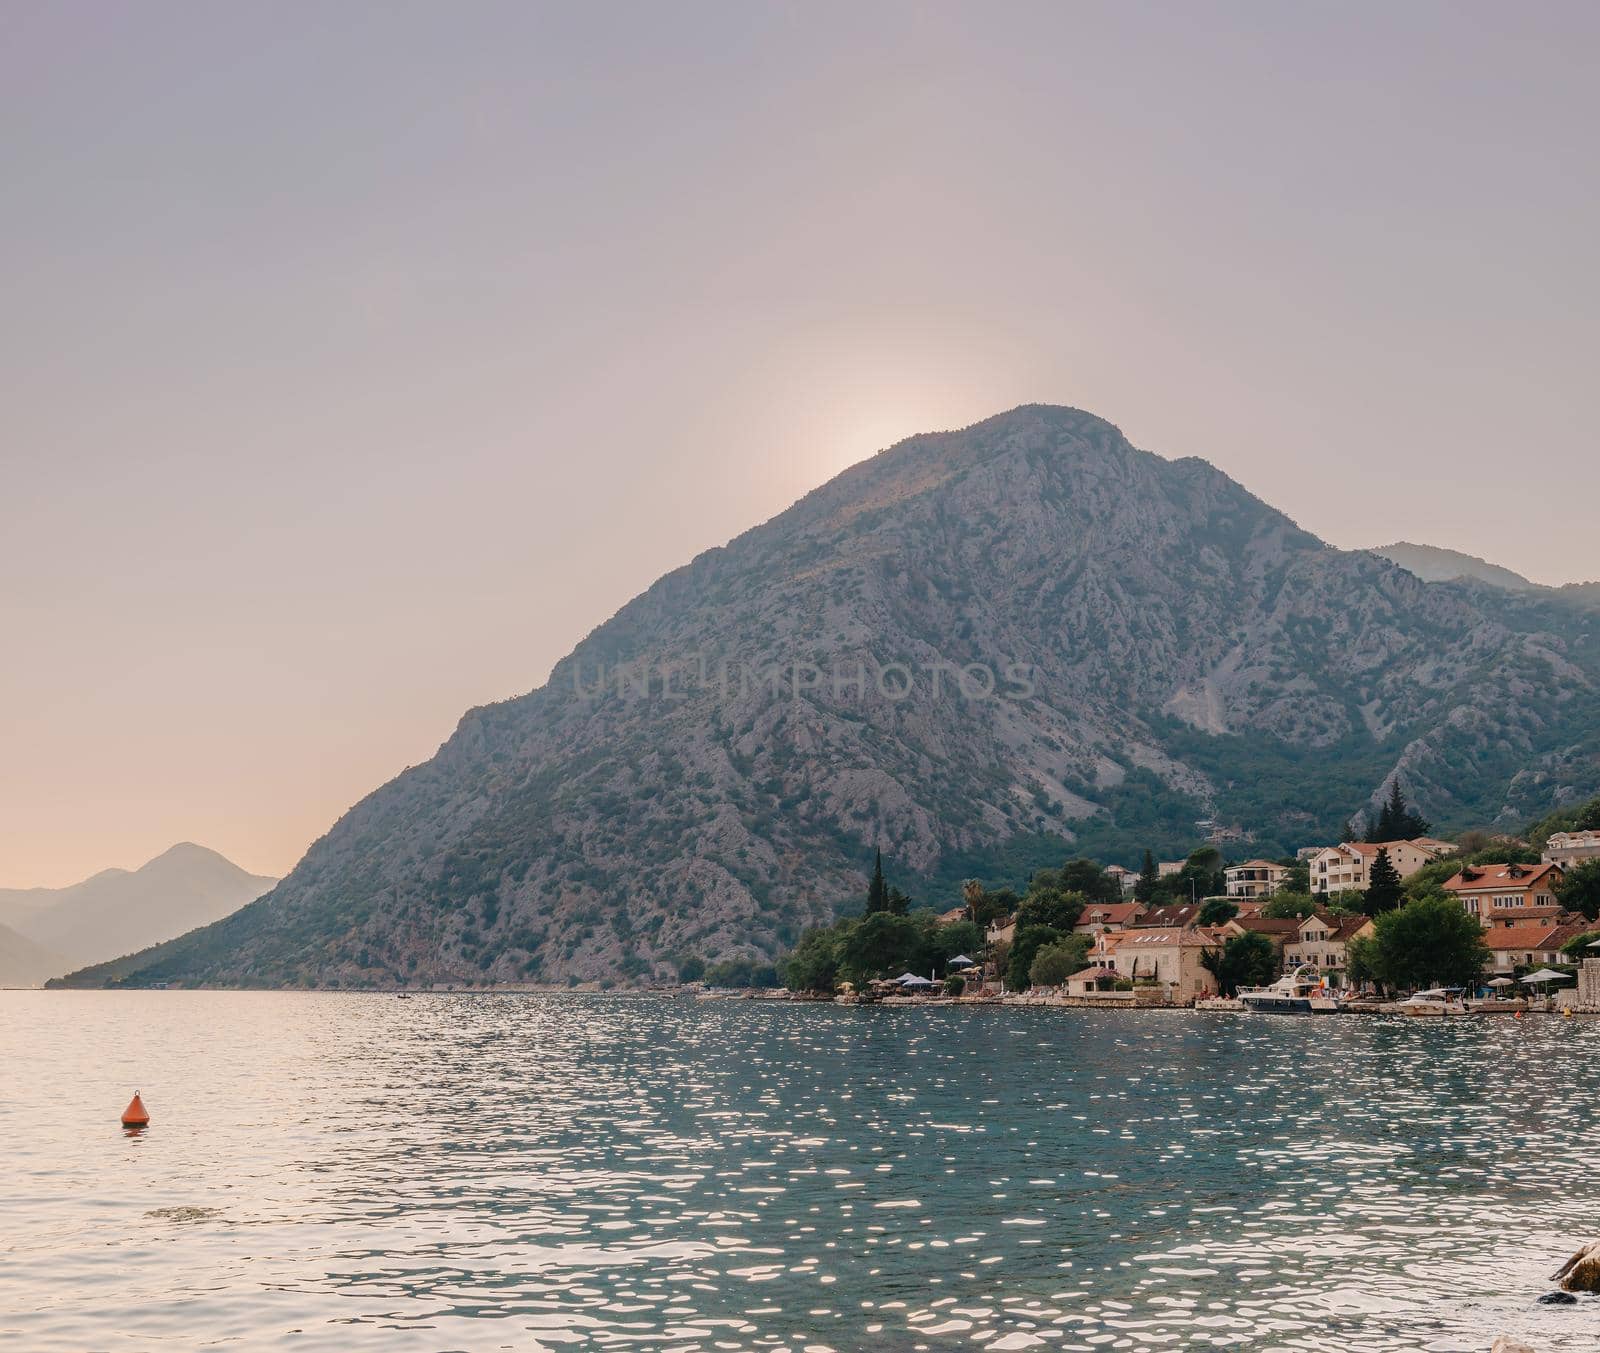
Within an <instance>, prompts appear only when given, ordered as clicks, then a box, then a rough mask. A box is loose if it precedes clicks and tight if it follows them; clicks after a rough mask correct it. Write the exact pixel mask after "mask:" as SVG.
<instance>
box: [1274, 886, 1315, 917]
mask: <svg viewBox="0 0 1600 1353" xmlns="http://www.w3.org/2000/svg"><path fill="white" fill-rule="evenodd" d="M1317 906H1318V903H1317V899H1316V898H1314V897H1312V896H1311V894H1310V893H1274V894H1273V895H1272V896H1271V897H1269V898H1268V899H1267V900H1266V902H1264V903H1263V904H1262V907H1261V914H1262V915H1263V916H1268V917H1271V918H1272V919H1273V920H1275V921H1281V920H1285V919H1287V918H1288V917H1290V916H1295V917H1298V918H1299V919H1300V920H1302V921H1303V920H1305V918H1306V917H1307V916H1309V915H1311V913H1312V912H1314V911H1315V910H1316V909H1317Z"/></svg>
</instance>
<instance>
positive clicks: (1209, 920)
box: [1195, 897, 1239, 925]
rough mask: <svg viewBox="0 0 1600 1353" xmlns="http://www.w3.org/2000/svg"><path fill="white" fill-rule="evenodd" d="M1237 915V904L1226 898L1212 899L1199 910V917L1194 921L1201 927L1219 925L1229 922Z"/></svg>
mask: <svg viewBox="0 0 1600 1353" xmlns="http://www.w3.org/2000/svg"><path fill="white" fill-rule="evenodd" d="M1238 914H1239V904H1238V903H1237V902H1230V901H1229V900H1228V899H1227V898H1226V897H1213V898H1212V899H1211V900H1210V901H1208V902H1207V903H1206V904H1205V905H1204V906H1203V907H1201V908H1200V915H1199V916H1198V917H1196V918H1195V919H1196V920H1198V921H1199V923H1200V924H1201V925H1221V924H1223V922H1225V921H1231V920H1233V918H1234V917H1235V916H1237V915H1238Z"/></svg>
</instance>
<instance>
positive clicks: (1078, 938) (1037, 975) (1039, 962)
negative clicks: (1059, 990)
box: [1028, 935, 1089, 987]
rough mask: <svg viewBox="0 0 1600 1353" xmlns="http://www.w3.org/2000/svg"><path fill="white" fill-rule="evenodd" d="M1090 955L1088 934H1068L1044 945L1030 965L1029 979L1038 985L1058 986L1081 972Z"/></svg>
mask: <svg viewBox="0 0 1600 1353" xmlns="http://www.w3.org/2000/svg"><path fill="white" fill-rule="evenodd" d="M1088 955H1089V937H1088V936H1087V935H1067V936H1065V937H1064V938H1062V939H1059V940H1055V941H1054V942H1052V943H1050V944H1046V945H1044V946H1043V947H1042V948H1040V950H1039V951H1038V952H1037V953H1036V954H1034V956H1033V962H1032V963H1031V964H1029V965H1028V980H1029V982H1031V983H1032V984H1033V985H1034V986H1036V987H1058V986H1060V985H1061V984H1062V983H1063V982H1065V981H1066V980H1067V978H1069V977H1071V976H1072V974H1073V973H1075V972H1081V971H1082V970H1083V967H1084V960H1085V959H1086V958H1087V957H1088Z"/></svg>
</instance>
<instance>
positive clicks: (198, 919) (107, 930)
mask: <svg viewBox="0 0 1600 1353" xmlns="http://www.w3.org/2000/svg"><path fill="white" fill-rule="evenodd" d="M276 883H277V880H276V879H274V878H270V877H266V876H263V875H257V874H251V873H249V872H247V871H246V870H243V869H241V868H239V866H238V865H236V864H234V863H233V862H232V861H231V860H229V859H227V858H226V857H225V856H223V855H220V854H218V853H217V852H216V851H214V850H210V849H208V848H207V847H205V846H201V845H197V844H195V843H194V842H192V841H180V842H178V843H177V844H176V845H173V846H169V847H168V848H167V849H166V850H164V851H162V852H161V853H160V854H158V855H156V856H154V857H152V858H151V859H149V860H146V861H145V863H144V864H142V865H140V866H139V867H138V868H137V869H121V868H115V867H113V868H109V869H102V870H99V871H98V872H96V873H94V874H92V875H90V876H89V877H88V878H85V879H82V880H80V881H79V882H77V883H73V884H68V885H67V886H65V887H62V888H4V889H0V923H3V924H5V925H6V926H8V927H9V928H10V929H12V930H13V931H15V932H16V933H17V934H19V935H20V936H22V937H23V938H25V939H26V940H28V941H30V942H32V943H33V944H36V945H38V946H40V947H41V948H42V949H44V950H45V951H48V952H50V953H53V954H58V955H60V956H61V957H62V959H63V962H62V964H61V966H59V967H57V968H55V969H54V971H53V972H51V973H46V974H45V976H54V975H56V974H59V973H61V972H65V971H66V970H67V969H68V968H70V967H75V966H81V965H83V964H85V963H91V962H98V961H103V960H105V959H107V958H111V957H115V956H117V955H120V954H125V953H128V952H130V951H133V950H138V949H143V948H146V947H148V946H149V945H151V944H153V943H158V942H162V941H165V940H169V939H174V938H176V937H177V936H179V935H181V934H184V933H186V932H188V931H190V930H192V929H194V928H195V927H197V926H201V925H206V924H209V923H210V922H212V921H216V920H220V919H221V918H222V917H223V916H226V915H227V914H228V913H229V912H232V911H235V910H237V909H238V908H239V907H241V906H243V905H244V904H245V903H246V902H249V901H252V900H254V899H255V898H256V897H259V896H260V895H261V894H262V893H264V892H267V891H268V890H270V889H271V888H272V887H273V886H275V885H276Z"/></svg>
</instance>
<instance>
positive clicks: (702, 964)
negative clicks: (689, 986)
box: [678, 954, 706, 982]
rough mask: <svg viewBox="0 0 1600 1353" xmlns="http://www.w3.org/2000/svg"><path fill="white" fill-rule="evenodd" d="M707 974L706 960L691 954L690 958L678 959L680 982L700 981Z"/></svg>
mask: <svg viewBox="0 0 1600 1353" xmlns="http://www.w3.org/2000/svg"><path fill="white" fill-rule="evenodd" d="M705 975H706V961H705V959H703V958H696V957H695V956H694V955H692V954H691V955H690V956H689V957H688V958H683V959H679V960H678V980H679V981H680V982H698V981H699V980H700V979H701V978H702V977H704V976H705Z"/></svg>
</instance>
